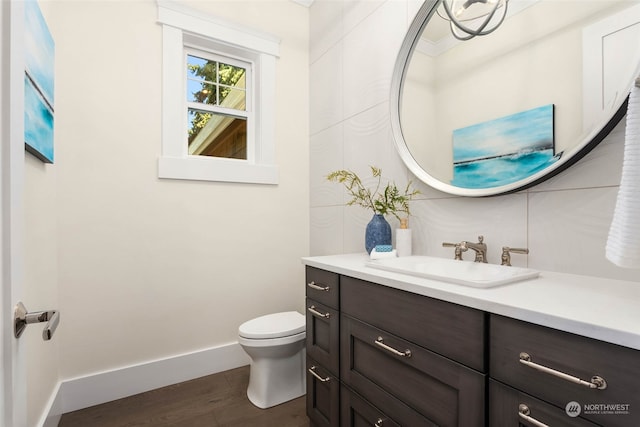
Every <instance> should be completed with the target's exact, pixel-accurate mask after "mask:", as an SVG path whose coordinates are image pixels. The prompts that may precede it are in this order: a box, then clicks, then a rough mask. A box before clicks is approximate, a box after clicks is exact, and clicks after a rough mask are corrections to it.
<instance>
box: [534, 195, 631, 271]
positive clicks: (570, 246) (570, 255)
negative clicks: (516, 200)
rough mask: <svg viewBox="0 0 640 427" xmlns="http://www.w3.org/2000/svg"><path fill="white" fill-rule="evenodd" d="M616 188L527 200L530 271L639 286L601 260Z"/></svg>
mask: <svg viewBox="0 0 640 427" xmlns="http://www.w3.org/2000/svg"><path fill="white" fill-rule="evenodd" d="M617 193H618V189H617V188H616V187H611V188H593V189H582V190H567V191H548V192H541V193H532V194H530V196H529V197H530V199H529V242H530V250H531V252H530V254H529V258H530V266H531V267H532V268H536V269H540V270H549V271H561V272H567V273H575V274H585V275H591V276H600V277H611V278H614V279H622V280H635V281H639V276H640V275H639V274H638V271H637V270H626V269H622V268H619V267H616V266H615V265H614V264H612V263H610V262H609V261H607V259H606V258H605V245H606V241H607V235H608V232H609V226H610V224H611V219H612V217H613V209H614V206H615V199H616V196H617Z"/></svg>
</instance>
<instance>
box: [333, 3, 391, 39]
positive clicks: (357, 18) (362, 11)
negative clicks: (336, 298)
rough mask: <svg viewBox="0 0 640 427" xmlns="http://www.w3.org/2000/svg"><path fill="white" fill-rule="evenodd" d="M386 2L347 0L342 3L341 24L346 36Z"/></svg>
mask: <svg viewBox="0 0 640 427" xmlns="http://www.w3.org/2000/svg"><path fill="white" fill-rule="evenodd" d="M385 1H386V0H348V1H345V2H344V8H343V23H344V33H345V34H347V33H349V32H350V31H351V30H353V29H354V28H355V27H356V26H357V25H358V24H360V23H361V22H362V21H364V20H365V19H367V18H368V17H369V15H371V14H372V13H373V12H375V10H376V9H377V8H379V7H380V6H382V5H383V4H384V2H385Z"/></svg>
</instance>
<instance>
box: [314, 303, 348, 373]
mask: <svg viewBox="0 0 640 427" xmlns="http://www.w3.org/2000/svg"><path fill="white" fill-rule="evenodd" d="M306 346H307V355H308V356H310V357H312V358H313V359H315V360H317V361H318V363H320V365H322V366H323V367H325V368H326V369H329V371H331V373H332V374H334V375H336V376H337V375H339V374H340V313H339V312H338V311H337V310H334V309H332V308H330V307H328V306H326V305H323V304H320V303H319V302H317V301H314V300H312V299H309V298H307V339H306Z"/></svg>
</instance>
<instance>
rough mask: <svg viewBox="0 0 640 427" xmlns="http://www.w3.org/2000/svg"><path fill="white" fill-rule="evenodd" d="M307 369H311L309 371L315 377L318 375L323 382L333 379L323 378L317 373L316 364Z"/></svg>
mask: <svg viewBox="0 0 640 427" xmlns="http://www.w3.org/2000/svg"><path fill="white" fill-rule="evenodd" d="M307 371H309V373H310V374H311V375H313V376H314V377H316V378H317V379H318V380H320V381H322V382H323V383H326V382H328V381H330V380H331V377H326V378H322V377H321V376H320V375H318V374H316V367H315V366H312V367H310V368H309V369H307Z"/></svg>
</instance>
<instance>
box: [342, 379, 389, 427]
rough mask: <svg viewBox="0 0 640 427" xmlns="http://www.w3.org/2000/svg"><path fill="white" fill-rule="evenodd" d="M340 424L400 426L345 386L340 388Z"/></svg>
mask: <svg viewBox="0 0 640 427" xmlns="http://www.w3.org/2000/svg"><path fill="white" fill-rule="evenodd" d="M340 425H341V426H342V427H400V424H398V423H396V422H395V421H393V420H392V419H391V418H389V417H388V416H387V415H386V414H384V413H383V412H381V411H380V410H378V409H377V408H375V407H374V406H372V405H371V404H370V403H369V402H367V401H366V400H364V399H363V398H361V397H360V396H358V395H357V394H356V393H353V392H352V391H351V390H349V389H348V388H347V387H345V386H342V388H341V390H340Z"/></svg>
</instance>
